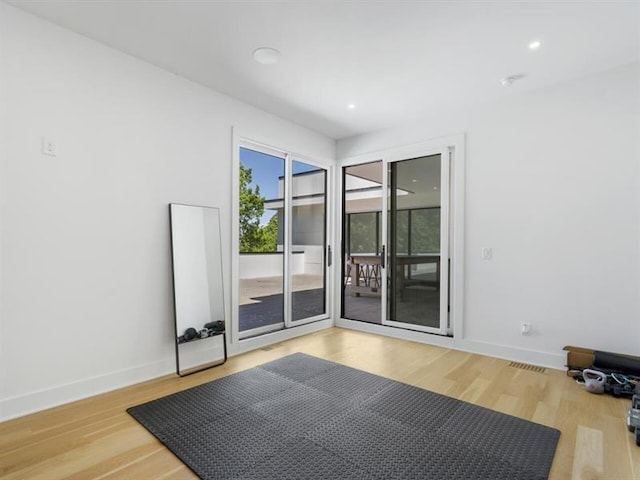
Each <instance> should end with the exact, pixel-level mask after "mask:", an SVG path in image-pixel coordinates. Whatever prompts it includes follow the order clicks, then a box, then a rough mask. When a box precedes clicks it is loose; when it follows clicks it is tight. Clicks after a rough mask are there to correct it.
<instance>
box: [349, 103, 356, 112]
mask: <svg viewBox="0 0 640 480" xmlns="http://www.w3.org/2000/svg"><path fill="white" fill-rule="evenodd" d="M347 108H348V109H349V110H353V109H354V108H356V106H355V104H353V103H350V104H349V105H347Z"/></svg>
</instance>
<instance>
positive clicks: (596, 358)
mask: <svg viewBox="0 0 640 480" xmlns="http://www.w3.org/2000/svg"><path fill="white" fill-rule="evenodd" d="M593 368H594V369H595V370H599V371H608V372H618V373H622V374H625V375H639V376H640V360H636V359H635V358H631V357H626V356H624V355H617V354H615V353H609V352H600V351H596V352H594V354H593Z"/></svg>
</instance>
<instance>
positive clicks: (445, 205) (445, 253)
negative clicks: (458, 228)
mask: <svg viewBox="0 0 640 480" xmlns="http://www.w3.org/2000/svg"><path fill="white" fill-rule="evenodd" d="M433 155H440V252H439V253H440V278H439V279H438V281H439V283H440V297H439V300H440V302H439V303H440V318H439V326H438V327H437V328H436V327H428V326H424V325H416V324H413V323H407V322H399V321H395V320H389V319H388V312H387V311H386V310H387V305H388V298H387V294H388V291H387V282H386V281H383V282H382V284H383V289H382V292H383V293H382V295H383V297H382V325H388V326H391V327H400V328H406V329H410V330H417V331H419V332H426V333H435V334H438V335H446V334H447V327H448V324H449V169H450V152H449V149H448V148H446V149H437V150H433V151H425V153H424V154H422V155H420V157H409V158H395V156H393V155H390V156H388V157H387V158H385V160H384V161H383V179H384V183H383V189H382V191H383V192H389V166H390V164H392V163H396V162H402V161H404V160H411V159H414V158H421V157H428V156H433ZM382 211H383V212H388V211H389V195H388V194H387V195H383V198H382ZM382 216H383V217H384V219H383V222H382V236H383V238H384V239H385V240H386V239H388V238H389V231H388V228H389V227H390V226H389V225H388V220H387V219H388V215H384V214H383V215H382ZM385 265H389V251H388V247H387V259H386V261H385ZM382 270H383V273H382V274H381V275H382V278H384V279H386V278H388V277H387V274H388V271H387V268H384V269H382ZM391 274H392V275H395V272H391Z"/></svg>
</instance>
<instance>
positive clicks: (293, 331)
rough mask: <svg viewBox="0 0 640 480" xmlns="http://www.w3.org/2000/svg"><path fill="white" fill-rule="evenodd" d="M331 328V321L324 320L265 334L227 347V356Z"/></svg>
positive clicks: (328, 319)
mask: <svg viewBox="0 0 640 480" xmlns="http://www.w3.org/2000/svg"><path fill="white" fill-rule="evenodd" d="M331 327H333V320H332V319H330V318H327V319H326V320H318V321H317V322H313V323H307V324H306V325H300V326H297V327H293V328H287V329H284V330H278V331H277V332H272V333H266V334H264V335H260V336H259V337H252V338H245V339H243V340H240V341H238V342H235V343H232V344H230V345H229V348H228V351H229V355H239V354H240V353H245V352H249V351H251V350H255V349H256V348H263V347H266V346H268V345H273V344H274V343H278V342H283V341H285V340H290V339H292V338H296V337H300V336H302V335H307V334H308V333H313V332H317V331H319V330H325V329H327V328H331Z"/></svg>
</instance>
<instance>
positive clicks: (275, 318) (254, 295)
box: [239, 148, 284, 334]
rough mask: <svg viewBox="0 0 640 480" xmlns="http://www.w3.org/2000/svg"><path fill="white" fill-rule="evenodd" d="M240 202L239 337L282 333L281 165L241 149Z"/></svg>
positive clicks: (269, 157) (282, 160)
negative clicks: (267, 331) (246, 333)
mask: <svg viewBox="0 0 640 480" xmlns="http://www.w3.org/2000/svg"><path fill="white" fill-rule="evenodd" d="M239 202H240V214H239V223H240V232H239V233H240V271H239V273H240V289H239V303H240V305H239V316H240V321H239V327H240V332H244V331H251V330H254V329H257V328H260V329H262V330H261V331H263V330H264V329H265V328H267V329H269V328H270V327H273V328H274V329H277V328H282V326H284V323H283V322H284V295H283V291H284V290H283V282H284V276H283V269H284V259H283V241H282V226H283V225H284V210H283V204H284V159H283V158H280V157H275V156H273V155H267V154H265V153H262V152H257V151H254V150H250V149H248V148H240V198H239ZM249 334H251V333H249Z"/></svg>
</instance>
